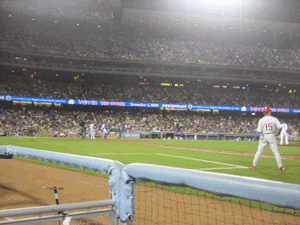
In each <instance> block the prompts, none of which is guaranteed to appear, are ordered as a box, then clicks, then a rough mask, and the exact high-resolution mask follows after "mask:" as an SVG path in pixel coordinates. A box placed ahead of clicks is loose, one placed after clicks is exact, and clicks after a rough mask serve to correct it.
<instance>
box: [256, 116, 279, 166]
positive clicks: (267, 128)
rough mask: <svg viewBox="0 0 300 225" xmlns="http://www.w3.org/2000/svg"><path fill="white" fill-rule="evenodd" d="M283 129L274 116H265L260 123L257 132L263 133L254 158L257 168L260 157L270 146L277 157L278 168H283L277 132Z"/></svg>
mask: <svg viewBox="0 0 300 225" xmlns="http://www.w3.org/2000/svg"><path fill="white" fill-rule="evenodd" d="M280 127H281V124H280V122H279V120H278V119H277V118H275V117H273V116H265V117H263V118H261V119H260V120H259V121H258V127H257V132H258V133H261V136H260V139H259V144H258V150H257V152H256V154H255V156H254V160H253V165H254V166H256V165H257V162H258V160H259V158H260V155H261V154H262V153H263V151H264V150H265V148H266V146H267V145H268V144H269V145H270V148H271V150H272V152H273V154H274V155H275V159H276V163H277V165H278V167H282V162H281V156H280V154H279V151H278V146H277V141H276V136H275V132H276V130H277V129H279V128H280Z"/></svg>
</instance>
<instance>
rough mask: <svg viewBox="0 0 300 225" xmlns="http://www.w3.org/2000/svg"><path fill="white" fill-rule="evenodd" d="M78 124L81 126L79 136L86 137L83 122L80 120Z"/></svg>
mask: <svg viewBox="0 0 300 225" xmlns="http://www.w3.org/2000/svg"><path fill="white" fill-rule="evenodd" d="M80 126H81V136H82V139H84V138H85V137H86V128H85V122H84V121H81V123H80Z"/></svg>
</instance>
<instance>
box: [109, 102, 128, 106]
mask: <svg viewBox="0 0 300 225" xmlns="http://www.w3.org/2000/svg"><path fill="white" fill-rule="evenodd" d="M110 105H113V106H125V102H110Z"/></svg>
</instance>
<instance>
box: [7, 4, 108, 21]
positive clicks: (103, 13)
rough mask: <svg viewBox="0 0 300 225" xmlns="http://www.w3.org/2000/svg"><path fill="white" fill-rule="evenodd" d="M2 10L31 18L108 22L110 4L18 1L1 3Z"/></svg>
mask: <svg viewBox="0 0 300 225" xmlns="http://www.w3.org/2000/svg"><path fill="white" fill-rule="evenodd" d="M1 6H2V7H3V9H6V10H10V11H16V12H18V13H24V14H27V15H28V14H30V15H31V16H44V17H47V18H55V19H60V18H65V19H66V18H67V19H76V20H77V21H78V20H85V21H88V20H91V21H99V20H109V19H111V12H110V4H109V2H108V1H104V2H101V4H100V1H99V2H98V1H97V2H96V1H95V2H94V3H91V1H88V0H74V1H72V2H69V3H68V4H66V3H64V2H63V1H61V0H53V1H51V2H47V1H44V2H42V1H30V0H24V1H18V2H11V1H7V0H4V1H2V2H1Z"/></svg>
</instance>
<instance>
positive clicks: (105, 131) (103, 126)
mask: <svg viewBox="0 0 300 225" xmlns="http://www.w3.org/2000/svg"><path fill="white" fill-rule="evenodd" d="M101 130H102V133H103V138H104V139H107V126H106V124H105V123H104V124H102V127H101Z"/></svg>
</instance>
